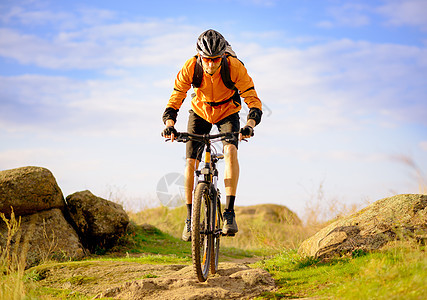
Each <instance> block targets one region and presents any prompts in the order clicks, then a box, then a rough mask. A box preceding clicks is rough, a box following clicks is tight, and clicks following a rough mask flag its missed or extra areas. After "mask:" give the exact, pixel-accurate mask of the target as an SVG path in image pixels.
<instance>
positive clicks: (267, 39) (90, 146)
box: [0, 0, 427, 214]
mask: <svg viewBox="0 0 427 300" xmlns="http://www.w3.org/2000/svg"><path fill="white" fill-rule="evenodd" d="M426 11H427V1H424V0H407V1H396V0H384V1H372V0H371V1H341V0H329V1H328V0H326V1H314V0H311V1H310V0H300V1H290V0H287V1H286V0H283V1H279V0H266V1H261V0H252V1H247V0H245V1H244V0H223V1H127V0H124V1H47V0H46V1H43V0H38V1H30V0H29V1H9V0H6V1H5V0H3V1H1V2H0V170H5V169H11V168H16V167H21V166H27V165H36V166H43V167H46V168H48V169H50V170H51V171H52V172H53V174H54V176H55V177H56V179H57V181H58V184H59V185H60V187H61V189H62V191H63V193H64V196H67V195H69V194H71V193H73V192H76V191H80V190H84V189H89V190H91V191H92V192H93V193H95V194H97V195H99V196H102V197H106V198H120V199H121V201H123V202H124V204H125V206H126V207H127V208H129V209H134V210H138V209H140V208H143V207H146V206H155V205H159V203H160V202H159V200H158V199H157V196H156V187H157V183H158V182H159V180H160V179H161V178H162V177H163V176H165V175H166V174H168V173H173V172H177V173H183V168H184V159H183V157H184V148H185V147H184V145H183V144H177V143H173V144H171V143H164V141H163V140H162V139H161V137H160V132H161V130H162V129H163V124H162V122H161V115H162V113H163V110H164V108H165V105H166V103H167V101H168V98H169V96H170V94H171V92H172V88H173V82H174V78H175V76H176V73H177V72H178V70H179V69H180V68H181V66H182V65H183V63H184V62H185V61H186V60H187V59H188V58H189V57H191V56H192V55H194V54H195V42H196V39H197V36H198V35H199V34H200V33H201V32H203V31H204V30H206V29H209V28H214V29H216V30H218V31H220V32H221V33H222V34H223V35H224V36H225V37H226V39H227V40H228V41H229V42H230V43H231V45H232V46H233V49H234V50H235V51H236V52H237V54H238V56H239V58H240V59H241V60H243V61H244V63H245V65H246V67H247V69H248V72H249V74H250V75H251V77H252V78H253V80H254V82H255V87H256V89H257V91H258V94H259V97H260V98H261V100H262V101H263V103H264V118H263V121H262V123H261V124H260V125H259V126H258V127H257V128H256V130H255V133H256V135H255V137H254V138H253V139H251V140H250V142H248V143H245V144H242V145H241V147H240V151H239V158H240V164H241V178H240V182H239V188H238V195H237V200H236V201H237V205H252V204H259V203H277V204H283V205H286V206H287V207H289V208H291V209H292V210H294V211H296V212H297V213H299V214H302V212H303V211H304V207H305V206H306V205H310V204H311V203H312V202H313V201H315V200H316V199H317V195H318V190H319V187H322V191H323V193H324V195H325V198H326V199H329V200H331V199H332V200H337V201H339V202H341V203H345V204H351V203H357V204H363V203H366V202H368V201H371V202H372V201H375V200H378V199H380V198H383V197H387V196H391V195H394V194H398V193H417V192H420V188H419V185H418V181H417V179H418V177H417V173H416V170H415V169H414V168H412V167H410V166H409V164H408V163H407V162H408V159H409V161H410V162H411V161H412V162H414V163H415V164H416V167H417V168H418V169H419V171H421V175H423V176H424V178H425V176H426V167H427V76H426V75H427V48H426V45H427V19H426V18H425V12H426ZM189 94H190V92H189ZM189 102H190V101H189V99H187V100H186V101H185V102H184V105H183V107H182V108H181V110H180V114H179V118H178V124H177V128H178V129H179V130H182V131H184V130H185V128H186V121H187V115H188V113H187V111H188V109H189V107H190V104H189ZM246 111H247V110H243V111H242V119H243V118H244V117H245V113H246ZM405 160H406V163H405ZM222 167H223V166H222Z"/></svg>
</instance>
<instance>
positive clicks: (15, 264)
mask: <svg viewBox="0 0 427 300" xmlns="http://www.w3.org/2000/svg"><path fill="white" fill-rule="evenodd" d="M0 217H1V219H2V220H3V221H4V222H5V224H6V228H7V236H2V238H3V239H5V245H4V246H3V247H0V278H1V283H0V299H1V300H12V299H13V300H18V299H23V298H24V296H25V289H24V282H23V280H22V279H23V276H24V269H25V251H21V254H18V251H17V249H16V248H15V249H14V248H13V247H12V239H15V240H17V241H19V240H21V235H20V230H19V228H20V226H21V218H20V217H19V218H18V219H16V218H15V214H14V212H13V209H12V213H11V215H10V219H8V218H7V217H6V216H5V215H4V214H3V213H0Z"/></svg>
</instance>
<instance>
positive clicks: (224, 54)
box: [163, 29, 262, 241]
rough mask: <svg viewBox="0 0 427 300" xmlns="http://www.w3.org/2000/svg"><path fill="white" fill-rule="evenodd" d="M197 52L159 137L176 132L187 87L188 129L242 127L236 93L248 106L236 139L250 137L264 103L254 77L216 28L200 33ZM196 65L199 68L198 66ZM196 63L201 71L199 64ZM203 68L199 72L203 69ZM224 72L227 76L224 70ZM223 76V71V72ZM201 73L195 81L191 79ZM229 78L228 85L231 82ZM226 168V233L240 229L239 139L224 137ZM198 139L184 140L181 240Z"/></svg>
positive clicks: (187, 234) (187, 229) (187, 231)
mask: <svg viewBox="0 0 427 300" xmlns="http://www.w3.org/2000/svg"><path fill="white" fill-rule="evenodd" d="M196 50H197V55H196V56H194V57H192V58H190V59H189V60H187V61H186V62H185V64H184V66H183V67H182V69H181V70H180V71H179V73H178V75H177V77H176V79H175V86H174V89H173V92H172V95H171V97H170V99H169V102H168V104H167V105H166V109H165V111H164V113H163V122H164V124H165V125H166V128H165V129H164V130H163V136H164V137H165V138H170V139H171V140H172V141H173V140H174V138H175V136H176V134H177V131H176V129H175V128H174V125H175V123H176V118H177V115H178V111H179V109H180V107H181V105H182V103H183V101H184V99H185V98H186V96H187V91H188V90H189V89H190V88H191V85H193V87H194V92H195V96H194V97H193V98H192V100H191V110H190V115H189V119H188V127H187V132H189V133H193V134H208V133H209V132H210V131H211V129H212V125H213V124H215V125H216V126H217V127H218V130H219V132H221V133H223V132H236V131H239V129H240V117H239V111H240V109H241V101H240V97H243V98H244V101H245V103H246V105H247V106H248V108H249V115H248V118H247V123H246V125H245V126H244V127H243V128H241V129H240V136H239V139H242V138H250V137H251V136H253V128H254V127H255V126H256V125H258V124H259V122H260V121H261V116H262V104H261V101H260V99H259V98H258V96H257V93H256V91H255V88H254V83H253V81H252V78H251V77H250V76H249V75H248V73H247V70H246V68H245V66H244V65H243V63H242V62H241V61H240V60H239V59H237V58H236V57H235V56H233V55H230V53H232V54H234V52H232V50H231V47H230V46H229V44H228V42H227V41H226V40H225V39H224V37H223V36H222V35H221V34H220V33H219V32H217V31H215V30H212V29H209V30H207V31H205V32H203V33H202V34H201V35H200V36H199V38H198V40H197V44H196ZM200 65H201V67H202V68H200ZM198 66H199V72H200V74H199V73H198V69H197V67H198ZM201 70H203V71H201ZM227 72H228V74H227ZM224 74H227V75H224ZM197 77H199V82H198V83H195V81H196V80H197V79H196V78H197ZM227 77H228V78H231V81H232V83H231V86H230V84H229V82H228V81H229V80H226V79H224V78H227ZM223 143H224V156H225V172H224V184H225V193H226V205H225V211H224V214H223V216H224V228H223V230H222V232H223V234H224V235H234V234H235V233H236V232H237V231H238V227H237V223H236V219H235V213H234V202H235V198H236V190H237V183H238V180H239V162H238V158H237V148H238V142H237V141H234V142H226V141H224V142H223ZM202 146H203V145H202V144H201V143H200V142H196V141H189V142H187V144H186V160H187V161H186V167H185V181H184V186H185V197H186V203H187V219H186V221H185V225H184V230H183V233H182V239H183V240H184V241H189V240H190V239H191V211H192V193H193V188H194V171H195V169H197V167H198V165H199V162H200V160H201V153H202V151H200V150H199V149H200V147H202Z"/></svg>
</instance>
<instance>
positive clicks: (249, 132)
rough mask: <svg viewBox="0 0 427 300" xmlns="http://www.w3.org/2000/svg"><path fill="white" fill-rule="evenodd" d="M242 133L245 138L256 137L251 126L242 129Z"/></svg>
mask: <svg viewBox="0 0 427 300" xmlns="http://www.w3.org/2000/svg"><path fill="white" fill-rule="evenodd" d="M240 133H241V134H242V135H243V136H254V129H253V128H252V127H251V126H249V125H246V126H245V127H243V128H242V129H240Z"/></svg>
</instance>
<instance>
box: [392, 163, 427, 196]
mask: <svg viewBox="0 0 427 300" xmlns="http://www.w3.org/2000/svg"><path fill="white" fill-rule="evenodd" d="M393 159H394V160H396V161H398V162H400V163H402V164H404V165H405V166H407V167H408V168H409V169H410V170H411V171H412V172H413V174H412V177H413V181H416V182H417V183H418V192H419V193H420V194H427V177H426V175H425V174H424V173H423V171H422V170H421V168H420V167H419V166H418V164H417V163H416V162H415V160H414V159H413V158H412V157H410V156H408V155H396V156H394V157H393Z"/></svg>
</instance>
